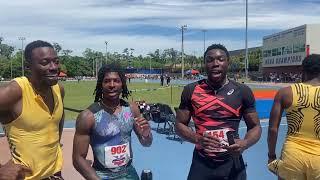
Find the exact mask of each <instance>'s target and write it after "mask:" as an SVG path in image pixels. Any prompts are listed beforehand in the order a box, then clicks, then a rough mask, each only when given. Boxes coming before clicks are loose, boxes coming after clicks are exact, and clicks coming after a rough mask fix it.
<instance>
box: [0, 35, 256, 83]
mask: <svg viewBox="0 0 320 180" xmlns="http://www.w3.org/2000/svg"><path fill="white" fill-rule="evenodd" d="M52 45H53V47H54V49H55V50H56V52H57V53H58V55H59V58H60V64H61V71H63V72H65V73H66V74H67V75H68V77H76V76H95V75H96V70H97V69H98V68H99V67H101V66H102V65H104V64H106V63H117V64H119V65H120V66H121V67H122V68H137V69H150V68H151V69H162V70H164V71H165V72H169V73H179V72H181V52H180V51H178V50H175V49H173V48H168V49H164V50H160V49H156V50H155V51H154V52H150V53H148V54H147V55H145V56H142V55H137V56H133V55H132V54H133V51H134V49H133V48H125V49H124V50H123V51H122V52H120V53H119V52H107V54H106V53H105V52H100V51H96V50H93V49H91V48H87V49H85V51H84V52H82V56H77V55H72V50H70V49H63V47H62V46H61V45H60V44H59V43H56V42H53V43H52ZM22 55H23V53H22V50H21V49H18V48H15V47H13V46H10V45H8V44H5V43H4V38H2V37H0V76H1V77H3V78H7V79H10V78H14V77H18V76H21V75H22V70H21V64H22V63H21V60H22ZM261 57H262V56H261V50H256V51H253V52H250V54H249V60H250V61H249V71H258V70H259V65H260V63H261ZM202 62H203V57H202V56H201V57H197V56H195V55H189V54H184V64H185V70H188V69H191V68H192V69H198V70H200V71H202V70H201V65H202ZM243 69H244V55H243V54H240V55H238V56H232V58H231V64H230V71H232V72H241V71H243Z"/></svg>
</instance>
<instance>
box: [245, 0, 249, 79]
mask: <svg viewBox="0 0 320 180" xmlns="http://www.w3.org/2000/svg"><path fill="white" fill-rule="evenodd" d="M245 63H246V64H245V73H246V80H248V68H249V58H248V0H246V58H245Z"/></svg>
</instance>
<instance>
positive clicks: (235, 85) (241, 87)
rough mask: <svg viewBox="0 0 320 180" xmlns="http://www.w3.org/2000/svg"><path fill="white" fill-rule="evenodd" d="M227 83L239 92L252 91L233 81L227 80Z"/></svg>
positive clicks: (244, 85)
mask: <svg viewBox="0 0 320 180" xmlns="http://www.w3.org/2000/svg"><path fill="white" fill-rule="evenodd" d="M229 81H230V85H231V86H234V87H236V88H238V89H239V90H240V91H252V90H251V88H250V87H249V86H248V85H246V84H244V83H239V82H236V81H233V80H229Z"/></svg>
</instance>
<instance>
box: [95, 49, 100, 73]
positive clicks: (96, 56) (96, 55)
mask: <svg viewBox="0 0 320 180" xmlns="http://www.w3.org/2000/svg"><path fill="white" fill-rule="evenodd" d="M98 58H99V56H98V52H96V54H95V60H96V79H98Z"/></svg>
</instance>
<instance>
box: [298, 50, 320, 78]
mask: <svg viewBox="0 0 320 180" xmlns="http://www.w3.org/2000/svg"><path fill="white" fill-rule="evenodd" d="M302 70H303V72H304V73H307V74H310V75H312V76H318V75H320V54H311V55H309V56H307V57H305V58H304V60H303V61H302Z"/></svg>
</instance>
